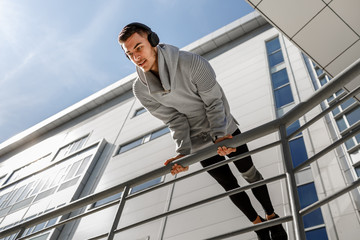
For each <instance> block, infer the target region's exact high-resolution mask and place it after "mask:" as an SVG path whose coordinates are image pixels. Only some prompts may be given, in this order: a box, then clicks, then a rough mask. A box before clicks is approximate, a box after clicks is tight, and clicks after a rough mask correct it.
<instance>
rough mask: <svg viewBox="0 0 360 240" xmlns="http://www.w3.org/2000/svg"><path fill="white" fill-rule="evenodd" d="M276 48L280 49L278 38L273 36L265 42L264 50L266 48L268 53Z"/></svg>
mask: <svg viewBox="0 0 360 240" xmlns="http://www.w3.org/2000/svg"><path fill="white" fill-rule="evenodd" d="M278 49H280V42H279V38H274V39H273V40H270V41H268V42H266V50H267V53H268V55H269V54H271V53H273V52H274V51H276V50H278Z"/></svg>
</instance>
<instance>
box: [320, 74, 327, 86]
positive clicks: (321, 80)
mask: <svg viewBox="0 0 360 240" xmlns="http://www.w3.org/2000/svg"><path fill="white" fill-rule="evenodd" d="M319 81H320V85H321V86H324V85H325V84H326V83H327V80H326V78H325V76H324V77H322V78H320V79H319Z"/></svg>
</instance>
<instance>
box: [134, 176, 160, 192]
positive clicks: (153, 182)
mask: <svg viewBox="0 0 360 240" xmlns="http://www.w3.org/2000/svg"><path fill="white" fill-rule="evenodd" d="M160 182H162V178H161V177H159V178H155V179H153V180H150V181H148V182H145V183H143V184H140V185H137V186H135V187H133V188H132V189H131V191H130V194H132V193H136V192H139V191H141V190H144V189H146V188H149V187H152V186H155V185H157V184H159V183H160Z"/></svg>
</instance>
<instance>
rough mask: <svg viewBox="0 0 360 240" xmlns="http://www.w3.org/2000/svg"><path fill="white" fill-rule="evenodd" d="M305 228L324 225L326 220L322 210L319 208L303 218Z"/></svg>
mask: <svg viewBox="0 0 360 240" xmlns="http://www.w3.org/2000/svg"><path fill="white" fill-rule="evenodd" d="M303 221H304V227H305V228H309V227H313V226H317V225H320V224H323V223H324V219H323V217H322V214H321V209H320V208H318V209H316V210H314V211H312V212H311V213H309V214H306V215H305V216H304V217H303Z"/></svg>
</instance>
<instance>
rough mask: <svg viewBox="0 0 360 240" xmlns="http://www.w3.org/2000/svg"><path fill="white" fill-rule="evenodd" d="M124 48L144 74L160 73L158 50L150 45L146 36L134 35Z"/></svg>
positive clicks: (123, 45)
mask: <svg viewBox="0 0 360 240" xmlns="http://www.w3.org/2000/svg"><path fill="white" fill-rule="evenodd" d="M122 47H123V49H124V51H125V54H126V55H127V56H128V57H129V58H130V60H131V61H132V62H133V63H134V64H135V65H136V66H138V67H140V68H141V69H142V70H143V71H144V72H148V71H150V70H151V71H155V72H158V66H157V49H156V47H152V46H151V45H150V43H149V41H148V39H147V36H146V34H138V33H134V34H133V35H131V36H130V37H129V38H128V39H127V40H126V41H125V42H124V43H123V44H122Z"/></svg>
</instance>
